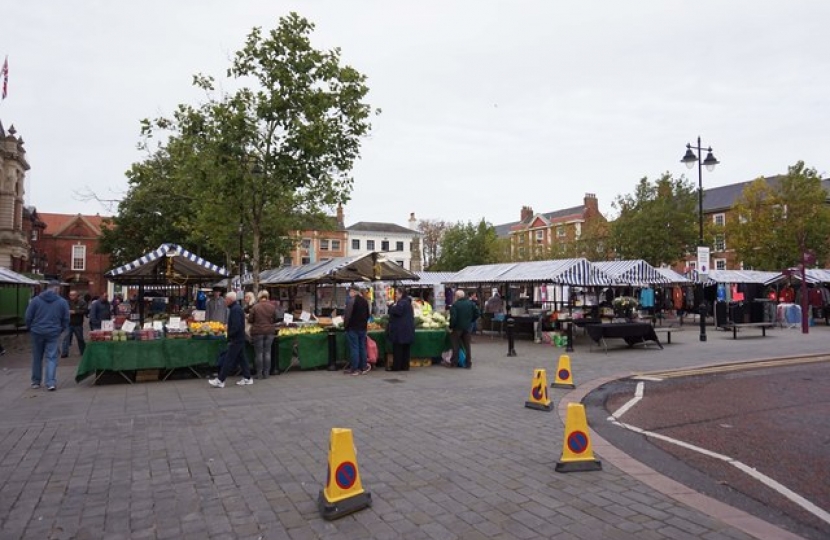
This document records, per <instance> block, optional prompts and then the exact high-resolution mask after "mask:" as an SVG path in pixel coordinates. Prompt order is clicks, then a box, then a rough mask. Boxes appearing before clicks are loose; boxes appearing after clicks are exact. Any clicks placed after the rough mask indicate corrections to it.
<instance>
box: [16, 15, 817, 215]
mask: <svg viewBox="0 0 830 540" xmlns="http://www.w3.org/2000/svg"><path fill="white" fill-rule="evenodd" d="M291 11H296V12H297V13H298V14H300V15H301V16H303V17H306V18H307V19H309V20H310V21H311V22H313V23H314V24H315V25H316V28H315V31H314V33H313V34H312V44H313V45H314V46H315V47H316V48H318V49H332V48H335V47H339V48H340V49H341V52H342V58H343V62H344V63H347V64H349V65H351V66H353V67H354V68H356V69H357V70H358V71H360V72H362V73H364V74H365V75H366V76H367V77H368V85H369V88H370V92H369V94H368V96H367V101H368V102H369V103H370V104H371V105H372V106H373V107H375V108H380V109H381V110H382V112H381V114H380V115H378V116H376V117H374V118H373V119H372V125H373V129H372V132H371V134H370V135H369V136H368V137H367V138H365V139H364V140H363V143H362V149H361V159H360V160H359V161H358V163H357V164H356V166H355V168H354V170H353V176H354V189H353V191H352V193H351V200H350V202H349V203H348V205H346V207H345V209H344V212H345V219H346V225H347V226H348V225H350V224H354V223H356V222H359V221H377V222H388V223H397V224H399V225H404V226H406V225H407V220H408V219H409V216H410V214H411V213H414V214H415V216H416V218H418V219H430V220H444V221H447V222H450V223H455V222H468V221H471V222H478V221H479V220H481V219H482V218H483V219H486V220H487V221H488V222H490V223H492V224H494V225H499V224H503V223H508V222H515V221H518V220H519V216H520V211H521V208H522V206H530V207H532V208H533V210H534V211H535V212H539V213H542V212H550V211H554V210H559V209H563V208H568V207H572V206H578V205H581V204H582V201H583V197H584V196H585V194H586V193H593V194H596V196H597V198H598V200H599V205H600V210H601V211H602V212H603V213H605V214H606V215H607V216H608V217H613V215H614V209H613V207H612V202H613V201H614V199H616V198H617V197H618V196H620V195H626V194H630V193H633V192H634V189H635V186H636V184H637V182H638V181H639V180H640V179H641V178H643V177H648V178H649V179H656V178H658V177H659V176H660V175H661V174H663V173H665V172H668V173H671V174H672V175H674V176H675V177H679V176H680V175H686V178H688V179H689V180H690V181H692V182H694V184H695V185H696V184H697V183H698V181H699V178H698V173H697V170H696V168H695V169H692V170H688V169H687V168H686V167H685V165H684V164H682V163H681V162H680V158H681V157H682V156H683V154H684V152H685V150H686V148H685V147H686V144H687V143H692V144H693V145H696V143H697V137H701V138H702V143H703V146H704V147H708V146H711V147H712V149H713V152H714V154H715V156H716V157H717V159H719V160H720V162H721V163H720V165H718V167H717V168H716V169H715V170H714V171H712V172H708V171H706V170H705V169H704V171H703V178H702V182H703V186H704V188H708V187H717V186H723V185H727V184H733V183H737V182H745V181H749V180H753V179H755V178H757V177H758V176H761V175H765V176H772V175H776V174H781V173H786V171H787V167H789V166H791V165H793V164H795V163H796V162H797V161H799V160H802V161H804V162H805V163H806V164H807V166H809V167H813V168H815V169H816V170H817V171H818V172H819V173H820V174H822V175H823V176H825V177H826V176H827V175H828V174H830V173H828V169H830V163H828V161H830V129H828V128H830V54H828V53H827V51H828V45H827V32H826V28H827V22H828V21H830V2H823V1H819V0H788V1H787V2H781V1H770V0H752V1H749V0H731V1H728V2H723V1H717V0H697V1H695V2H680V1H677V0H628V1H625V2H621V1H619V0H596V1H587V2H586V1H571V0H567V1H565V0H562V1H556V2H553V1H550V0H524V1H496V0H490V1H488V0H454V1H446V0H444V1H434V0H420V1H417V2H416V1H408V2H404V1H396V0H371V1H370V0H349V1H344V0H306V1H302V2H297V1H294V2H289V1H280V0H263V1H255V0H236V1H234V2H227V1H218V0H176V1H175V2H170V1H166V0H143V1H142V2H127V1H122V0H85V1H81V0H61V1H58V0H48V1H47V0H41V1H38V2H34V1H28V2H7V3H6V5H4V6H3V8H2V12H1V13H0V60H2V57H3V56H5V55H8V62H9V82H8V97H7V99H5V100H3V101H2V102H0V121H2V123H3V126H4V127H5V128H6V129H7V130H8V128H9V127H10V126H11V125H14V127H15V129H16V130H17V134H18V135H19V136H21V137H22V138H23V139H24V141H25V148H26V151H27V154H26V156H27V159H28V161H29V163H30V165H31V170H30V171H29V172H28V178H27V192H26V204H27V205H31V206H35V207H36V208H37V210H38V211H39V212H54V213H73V214H74V213H83V214H96V213H100V214H101V215H111V214H112V213H113V212H115V208H114V207H113V206H112V205H107V204H102V203H101V202H100V201H98V200H96V199H95V198H90V196H89V195H90V194H94V195H95V196H96V197H97V198H98V199H102V200H115V201H117V200H119V199H120V198H122V197H123V196H124V194H125V193H126V190H127V182H126V177H125V175H124V173H125V171H126V170H128V169H129V167H130V165H131V164H132V163H134V162H137V161H140V160H142V159H143V158H144V157H145V156H144V154H142V153H141V152H139V151H138V150H137V148H136V145H137V144H138V142H139V141H140V136H139V122H140V120H141V119H143V118H154V117H158V116H168V115H170V114H171V113H172V112H173V111H174V109H175V108H176V106H177V105H178V104H180V103H188V104H193V105H196V104H198V103H201V102H203V101H204V100H205V96H204V95H203V94H202V93H200V92H199V91H198V90H196V89H195V88H194V87H193V86H192V85H191V81H192V76H193V75H194V74H197V73H204V74H209V75H214V76H215V77H217V78H218V79H219V80H220V81H221V80H223V79H224V76H225V72H226V70H227V68H228V67H229V65H230V58H231V56H232V55H233V53H234V52H235V51H237V50H238V49H240V48H241V47H242V45H243V43H244V40H245V37H246V36H247V35H248V33H249V32H250V30H251V29H252V28H253V27H255V26H260V27H262V28H263V29H264V30H269V29H272V28H274V27H276V25H277V23H278V20H279V18H280V17H281V16H284V15H286V14H287V13H289V12H291Z"/></svg>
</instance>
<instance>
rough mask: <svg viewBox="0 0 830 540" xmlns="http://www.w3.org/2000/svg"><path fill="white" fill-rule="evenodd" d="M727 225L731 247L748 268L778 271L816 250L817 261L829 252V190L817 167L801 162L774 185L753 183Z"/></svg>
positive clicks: (748, 187) (763, 181)
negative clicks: (734, 216)
mask: <svg viewBox="0 0 830 540" xmlns="http://www.w3.org/2000/svg"><path fill="white" fill-rule="evenodd" d="M734 210H735V214H736V218H735V219H732V220H731V221H730V222H729V223H727V225H726V233H727V238H728V240H729V247H730V248H732V249H734V250H735V251H736V253H737V254H738V256H739V258H740V259H741V260H742V261H743V262H744V264H745V265H747V266H752V267H758V268H766V269H774V270H779V269H782V268H787V267H790V266H793V265H796V264H799V263H800V262H801V260H802V254H803V253H805V252H808V251H812V252H813V254H814V255H815V258H816V260H817V261H826V260H827V258H828V256H830V246H828V239H830V206H828V193H827V191H826V190H825V189H824V186H823V185H822V180H821V177H820V176H819V174H818V173H817V172H816V170H815V169H812V168H807V167H805V166H804V162H803V161H799V162H798V163H796V164H795V165H793V166H791V167H789V168H788V172H787V174H786V175H785V176H783V177H780V178H779V179H778V182H777V183H773V184H772V185H770V183H768V182H767V181H766V180H764V179H763V178H761V179H759V180H756V181H755V182H752V183H751V184H750V185H748V186H747V187H746V188H744V191H743V193H742V194H741V196H740V197H739V199H738V201H737V204H736V205H735V209H734Z"/></svg>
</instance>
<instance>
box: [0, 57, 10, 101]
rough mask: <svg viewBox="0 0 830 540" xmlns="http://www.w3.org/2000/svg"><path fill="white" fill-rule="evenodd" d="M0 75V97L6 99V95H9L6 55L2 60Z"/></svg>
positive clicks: (7, 58) (7, 59)
mask: <svg viewBox="0 0 830 540" xmlns="http://www.w3.org/2000/svg"><path fill="white" fill-rule="evenodd" d="M0 75H2V76H3V94H2V95H3V97H2V99H6V96H8V95H9V57H8V56H6V60H5V61H3V70H2V71H0Z"/></svg>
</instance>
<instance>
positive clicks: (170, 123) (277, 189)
mask: <svg viewBox="0 0 830 540" xmlns="http://www.w3.org/2000/svg"><path fill="white" fill-rule="evenodd" d="M313 29H314V25H313V24H312V23H310V22H309V21H307V20H306V19H304V18H302V17H300V16H298V15H297V14H296V13H291V14H289V15H288V16H286V17H283V18H280V20H279V24H278V25H277V28H275V29H273V30H271V31H270V32H268V33H267V34H264V33H263V31H262V30H261V29H260V28H254V29H253V30H252V31H251V32H250V34H249V35H248V37H247V40H246V42H245V45H244V47H243V48H242V49H241V50H240V51H238V52H237V53H236V54H235V55H234V57H233V61H232V64H231V67H230V68H229V69H228V71H227V75H228V77H232V78H233V79H235V81H236V82H235V83H234V84H233V85H232V86H234V87H237V86H239V89H238V90H236V91H234V92H232V93H228V94H224V95H220V96H218V97H216V96H214V93H215V91H216V90H215V81H214V79H213V77H209V76H204V75H196V76H194V79H193V84H194V86H196V87H198V88H200V89H202V90H204V91H205V93H206V94H207V96H208V100H207V101H206V102H205V103H202V104H199V105H197V106H191V105H184V104H183V105H179V107H178V108H177V110H176V111H175V113H174V114H173V116H172V118H163V117H162V118H157V119H155V120H152V121H149V120H145V121H144V122H143V131H142V134H143V136H144V137H145V143H144V144H145V145H146V146H147V147H149V142H150V141H151V140H152V139H153V138H155V137H158V136H161V135H162V134H167V135H168V138H167V139H166V140H165V141H164V142H162V143H160V144H159V148H158V150H157V151H156V152H154V153H152V155H151V157H150V158H149V159H150V160H153V159H160V156H162V155H163V156H165V157H166V159H167V160H169V166H168V167H167V168H166V169H165V170H164V171H162V173H163V175H160V176H159V177H156V178H154V179H152V180H147V185H148V186H150V187H149V188H148V191H151V192H154V193H155V194H157V195H158V196H163V195H164V192H163V191H162V187H161V186H162V185H163V184H165V183H168V184H170V189H171V190H172V191H173V192H174V193H175V195H176V196H177V200H184V199H186V198H190V199H191V201H190V203H189V204H186V205H184V206H181V207H180V208H181V209H182V211H187V212H188V215H187V216H182V215H181V214H180V213H174V215H173V216H169V217H170V218H171V219H174V221H176V222H178V221H179V220H181V221H182V222H183V230H184V231H186V232H187V238H188V239H196V238H199V239H202V241H203V242H204V245H206V246H209V248H211V249H215V250H219V251H222V252H224V253H226V254H229V256H230V254H233V253H235V251H236V249H235V248H236V246H238V243H239V238H240V237H242V238H244V241H245V245H244V247H243V250H244V251H245V252H246V253H249V255H250V260H251V265H252V267H253V276H254V289H258V288H259V271H260V268H261V266H262V264H263V263H268V262H269V261H271V260H278V259H279V258H280V255H282V254H284V253H286V252H287V250H288V248H289V246H290V244H291V242H290V241H289V240H288V238H290V231H292V230H297V229H301V228H304V227H307V226H309V223H315V224H316V225H318V226H322V225H323V224H324V223H325V222H326V220H324V219H322V218H323V215H324V214H325V211H326V210H327V209H330V208H332V207H334V206H335V205H337V204H339V203H345V202H346V201H347V200H348V197H349V194H350V193H351V189H352V184H353V179H352V178H351V177H350V176H349V173H350V171H351V169H352V167H353V165H354V162H355V160H356V159H358V157H359V151H360V141H361V138H362V137H363V136H365V135H366V134H368V133H369V131H370V129H371V125H370V123H369V117H370V115H371V114H372V112H373V111H372V109H371V107H370V106H369V105H368V104H366V103H365V102H364V101H363V100H364V98H365V96H366V94H367V93H368V87H367V86H366V84H365V82H366V77H365V76H364V75H362V74H360V73H359V72H358V71H357V70H355V69H354V68H352V67H349V66H343V65H341V61H340V50H339V49H333V50H330V51H320V50H317V49H314V48H313V47H312V46H311V42H310V39H309V36H310V34H311V32H312V31H313ZM245 84H250V85H251V87H248V86H244V85H245ZM377 112H379V111H377ZM141 184H142V185H141V187H143V185H144V182H142V183H141ZM141 187H138V186H133V189H136V190H138V189H141ZM154 190H156V191H154ZM131 195H132V193H131ZM165 217H168V216H165ZM243 233H244V234H243Z"/></svg>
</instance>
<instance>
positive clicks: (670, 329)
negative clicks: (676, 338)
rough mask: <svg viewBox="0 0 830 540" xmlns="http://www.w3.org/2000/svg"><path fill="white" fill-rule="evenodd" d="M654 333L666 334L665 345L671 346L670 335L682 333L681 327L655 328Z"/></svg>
mask: <svg viewBox="0 0 830 540" xmlns="http://www.w3.org/2000/svg"><path fill="white" fill-rule="evenodd" d="M654 331H655V332H657V333H658V334H663V333H665V334H666V343H668V344H671V333H672V332H682V331H683V327H682V326H655V327H654Z"/></svg>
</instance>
